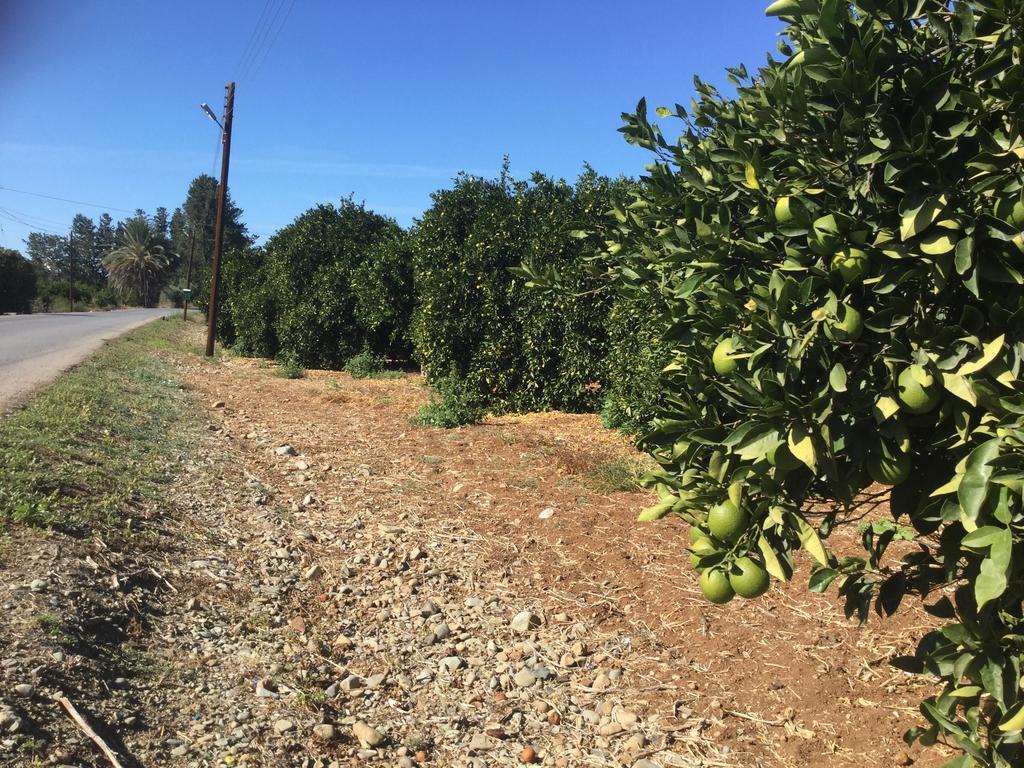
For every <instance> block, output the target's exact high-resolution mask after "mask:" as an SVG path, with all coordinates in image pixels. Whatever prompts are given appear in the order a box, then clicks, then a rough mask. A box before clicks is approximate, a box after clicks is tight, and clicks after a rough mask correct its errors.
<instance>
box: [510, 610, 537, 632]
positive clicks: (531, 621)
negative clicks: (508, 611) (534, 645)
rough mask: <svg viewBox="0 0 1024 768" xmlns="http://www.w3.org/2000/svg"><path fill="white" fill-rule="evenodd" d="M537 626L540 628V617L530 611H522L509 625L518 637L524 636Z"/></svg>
mask: <svg viewBox="0 0 1024 768" xmlns="http://www.w3.org/2000/svg"><path fill="white" fill-rule="evenodd" d="M537 626H540V617H538V616H536V615H534V614H533V613H530V611H520V612H519V613H517V614H516V615H515V618H513V619H512V621H511V622H510V623H509V629H511V630H512V631H513V632H514V633H515V634H517V635H524V634H526V633H527V632H529V631H530V630H531V629H533V628H535V627H537Z"/></svg>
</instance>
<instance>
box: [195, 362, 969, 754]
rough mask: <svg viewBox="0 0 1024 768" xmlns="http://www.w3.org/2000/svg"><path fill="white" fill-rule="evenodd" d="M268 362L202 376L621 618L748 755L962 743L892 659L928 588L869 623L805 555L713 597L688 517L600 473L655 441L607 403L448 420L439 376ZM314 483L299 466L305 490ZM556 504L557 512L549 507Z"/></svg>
mask: <svg viewBox="0 0 1024 768" xmlns="http://www.w3.org/2000/svg"><path fill="white" fill-rule="evenodd" d="M264 365H265V364H262V363H259V362H257V361H252V360H244V359H233V360H229V361H227V362H225V364H224V365H223V366H221V367H220V368H219V369H218V370H217V371H216V375H212V376H207V375H204V376H199V377H193V378H192V379H191V385H192V386H193V387H195V388H196V389H197V390H198V391H199V392H200V393H201V395H202V397H203V398H204V399H205V400H207V401H214V400H224V401H225V402H226V403H227V407H226V408H224V409H221V410H218V411H216V412H215V413H216V417H217V419H218V423H221V424H223V425H224V426H225V427H227V428H228V429H230V430H231V431H232V432H233V433H235V434H245V433H247V432H251V431H252V430H253V429H257V428H259V429H267V430H269V431H270V432H271V433H272V434H273V435H274V436H275V437H276V438H277V439H278V440H280V441H281V442H282V443H283V442H288V443H290V444H292V445H294V446H295V447H296V448H297V449H299V450H301V452H302V453H303V454H304V455H306V456H311V457H314V460H315V461H316V462H317V463H319V464H320V465H324V464H333V465H334V466H351V465H352V464H355V463H358V464H363V465H366V466H368V467H370V468H371V471H372V475H371V482H370V483H369V484H368V487H367V488H366V489H365V490H366V492H367V493H368V494H369V496H368V497H367V496H363V497H362V499H361V501H360V505H361V506H363V507H364V508H365V507H366V506H367V505H369V506H370V507H371V508H372V505H373V503H374V501H375V500H378V499H379V502H378V503H380V504H387V505H392V504H399V505H402V506H404V507H407V508H410V509H414V510H415V512H416V514H417V515H419V516H420V517H422V518H423V519H425V520H432V521H434V522H436V523H441V524H445V523H449V522H451V521H457V522H458V524H459V525H460V526H464V527H465V528H468V529H469V530H470V531H471V532H472V533H474V534H475V537H473V538H472V540H471V542H468V543H467V546H471V547H472V548H473V549H474V551H475V554H477V555H483V556H484V557H486V559H487V563H488V564H489V566H490V568H493V569H494V570H495V571H497V572H501V573H502V574H505V575H507V577H508V578H509V580H510V582H511V583H512V584H514V585H515V586H516V587H517V588H519V589H521V590H522V591H523V593H524V594H529V595H530V596H532V597H536V598H540V599H542V600H543V601H544V602H545V603H547V604H548V605H550V606H551V607H552V609H553V610H566V611H569V610H571V611H573V612H574V613H577V614H579V613H585V614H586V615H588V617H589V618H590V619H591V620H592V621H594V622H595V623H596V624H597V625H598V626H600V627H601V628H603V629H604V630H607V631H612V632H615V633H617V634H618V635H619V636H620V638H621V642H623V643H628V644H630V645H631V646H632V648H633V649H634V650H635V651H637V652H638V655H639V656H640V657H642V658H643V659H644V661H643V663H642V664H638V665H635V668H634V669H633V670H632V672H633V674H632V676H631V679H632V685H633V688H634V692H635V701H636V703H637V705H638V706H641V707H642V708H649V709H652V710H660V711H662V712H663V713H668V714H670V715H671V714H672V713H673V711H678V709H679V708H680V707H683V708H686V709H692V710H693V711H695V712H696V713H698V714H702V715H704V716H706V718H707V722H708V723H710V724H711V725H710V727H709V728H708V729H707V731H706V735H707V736H708V737H709V738H710V739H712V740H713V741H714V742H716V743H717V744H725V745H729V746H731V747H732V750H733V753H734V754H740V755H745V756H746V758H745V759H746V760H750V761H751V762H750V764H758V765H772V766H806V765H820V764H822V761H823V760H827V763H828V764H829V765H831V766H859V767H863V768H867V767H869V766H879V767H881V766H891V765H896V764H910V763H909V762H908V761H913V762H914V764H917V765H922V766H930V765H937V764H939V763H941V762H942V761H943V760H945V759H948V758H949V756H951V755H952V754H953V753H951V752H949V751H948V750H945V749H944V748H943V747H941V746H936V747H933V748H931V749H928V750H921V748H920V747H919V746H916V745H915V746H914V747H907V746H906V745H905V744H904V743H903V741H902V734H903V733H904V731H905V730H906V729H907V728H909V727H910V726H912V725H915V724H917V723H919V722H920V718H919V715H918V712H917V702H918V701H919V700H920V699H921V698H922V697H923V696H925V695H927V693H928V691H929V688H928V686H927V684H926V683H925V682H923V681H921V680H918V679H915V678H912V677H910V676H908V675H905V674H904V673H902V672H900V671H898V670H896V669H894V668H892V667H891V666H890V665H889V660H890V659H892V658H893V657H894V656H897V655H901V654H905V653H911V652H912V650H913V647H914V645H915V644H916V642H917V640H918V638H920V636H921V635H922V634H923V633H924V632H926V631H927V630H928V629H930V628H931V627H932V626H933V625H934V621H933V620H932V619H931V618H930V617H929V616H928V615H927V614H926V613H924V611H923V610H922V606H921V605H920V604H919V603H915V602H914V601H912V600H909V599H908V600H907V601H905V602H904V605H903V606H902V607H901V610H900V612H899V613H898V614H897V615H896V616H895V617H892V618H888V619H880V618H878V617H872V619H871V620H870V621H869V622H868V623H867V624H866V625H863V626H862V625H859V624H858V623H857V622H856V621H855V620H846V619H844V617H843V612H842V607H841V604H840V601H839V600H838V599H837V598H836V597H835V596H834V595H817V594H813V593H810V592H808V591H807V589H806V583H807V582H806V579H807V570H808V569H807V563H806V562H804V563H803V565H802V567H801V568H800V569H799V570H798V573H797V574H796V576H795V578H794V579H793V581H792V582H791V583H789V584H786V585H779V584H777V583H776V584H774V586H773V588H772V590H771V592H770V593H769V594H768V595H767V596H765V597H764V598H762V599H759V600H756V601H743V600H735V601H733V602H731V603H730V604H728V605H726V606H722V607H717V606H713V605H709V604H708V603H707V601H706V600H704V599H703V598H702V596H701V595H700V592H699V589H698V587H697V579H696V575H695V574H694V572H693V571H692V569H691V568H690V566H689V564H688V562H687V559H686V556H687V553H686V551H685V542H686V538H685V534H686V527H685V525H684V524H682V523H681V522H679V521H677V520H673V519H666V520H663V521H660V522H658V523H655V524H647V525H640V524H637V523H636V522H635V517H636V514H637V513H638V511H639V510H640V509H641V508H643V507H644V506H647V505H649V504H650V503H652V499H653V497H652V495H651V494H650V493H649V492H647V491H643V490H633V491H619V492H614V491H613V492H608V491H607V490H606V489H604V488H602V487H601V485H602V484H601V481H600V471H601V468H602V467H603V466H606V465H607V464H608V463H609V462H614V461H621V460H628V461H637V462H642V461H643V460H644V459H643V457H642V456H640V455H639V454H638V453H637V452H636V451H635V450H634V449H632V448H631V447H630V445H629V443H628V441H627V440H626V439H625V438H623V437H622V436H620V435H618V434H617V433H615V432H612V431H609V430H606V429H603V428H602V427H601V425H600V424H599V422H598V420H597V418H596V417H595V416H593V415H578V414H562V413H545V414H531V415H523V416H504V417H499V418H489V419H487V420H486V421H485V422H484V423H482V424H480V425H474V426H469V427H463V428H459V429H455V430H449V431H445V430H436V429H430V428H424V427H419V426H415V425H414V424H413V423H412V421H411V417H412V416H413V415H414V414H415V412H416V410H417V408H418V407H419V406H420V405H421V404H422V403H423V402H425V400H426V394H427V393H426V389H425V386H424V383H423V381H422V379H421V378H420V377H418V376H415V375H409V376H406V377H404V378H402V379H398V380H372V379H363V380H355V379H352V378H351V377H350V376H348V375H347V374H343V373H335V372H320V371H309V372H307V377H306V378H305V379H302V380H285V379H282V378H279V377H276V376H274V375H273V371H272V370H268V369H267V368H265V367H263V366H264ZM248 442H249V441H245V440H244V439H243V440H242V442H241V444H242V447H243V452H244V455H245V456H246V461H247V462H252V463H253V464H254V465H261V464H263V465H265V464H267V463H268V462H269V461H270V460H271V459H270V458H269V457H268V453H267V451H266V450H265V448H256V447H255V446H252V448H251V449H250V450H245V449H246V447H247V445H246V444H247V443H248ZM306 492H307V489H306V488H305V487H304V486H302V485H301V484H299V485H298V486H297V487H295V488H294V490H293V492H292V493H293V497H294V498H293V501H294V502H295V503H296V504H298V503H299V502H300V500H301V498H302V496H303V494H304V493H306ZM316 494H317V496H318V497H319V498H320V499H326V500H331V501H329V502H328V503H329V504H330V505H331V508H332V509H333V510H335V511H336V513H337V514H345V513H346V512H348V511H350V505H349V504H348V501H347V499H346V488H345V486H344V484H343V483H336V482H334V481H333V479H332V475H331V474H330V473H328V474H326V475H324V476H322V477H320V478H319V479H318V481H317V483H316ZM547 508H551V509H553V510H554V514H552V515H551V516H550V517H547V518H546V519H541V518H540V516H539V515H540V513H541V511H542V510H545V509H547ZM883 511H884V510H883ZM855 539H856V533H855V531H854V530H853V529H852V526H851V527H850V528H849V529H847V530H840V531H839V532H837V533H836V534H835V540H834V541H833V545H834V546H838V547H839V548H844V547H848V548H853V547H855V546H856V545H855ZM741 764H743V763H741Z"/></svg>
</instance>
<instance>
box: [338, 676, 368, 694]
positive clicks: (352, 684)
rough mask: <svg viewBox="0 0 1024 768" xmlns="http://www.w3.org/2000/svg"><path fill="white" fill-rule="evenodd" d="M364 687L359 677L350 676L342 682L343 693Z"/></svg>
mask: <svg viewBox="0 0 1024 768" xmlns="http://www.w3.org/2000/svg"><path fill="white" fill-rule="evenodd" d="M362 687H363V680H362V678H361V677H359V676H358V675H349V676H348V677H346V678H345V679H344V680H342V681H341V689H342V690H343V691H354V690H356V689H357V688H362Z"/></svg>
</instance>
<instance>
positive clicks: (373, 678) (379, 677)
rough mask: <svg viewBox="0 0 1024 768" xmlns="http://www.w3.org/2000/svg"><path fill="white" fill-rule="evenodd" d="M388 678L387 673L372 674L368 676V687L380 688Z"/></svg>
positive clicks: (370, 688) (369, 688) (371, 688)
mask: <svg viewBox="0 0 1024 768" xmlns="http://www.w3.org/2000/svg"><path fill="white" fill-rule="evenodd" d="M386 679H387V675H386V674H383V673H378V674H376V675H370V676H369V677H368V678H366V688H367V689H368V690H371V691H372V690H374V689H375V688H380V687H381V685H383V683H384V681H385V680H386Z"/></svg>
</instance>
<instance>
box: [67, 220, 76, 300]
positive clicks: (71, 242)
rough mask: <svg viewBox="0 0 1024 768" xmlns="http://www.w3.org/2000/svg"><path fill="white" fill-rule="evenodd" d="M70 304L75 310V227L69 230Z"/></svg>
mask: <svg viewBox="0 0 1024 768" xmlns="http://www.w3.org/2000/svg"><path fill="white" fill-rule="evenodd" d="M68 306H69V307H70V309H69V310H68V311H69V312H74V311H75V228H74V226H73V225H72V227H71V229H69V230H68Z"/></svg>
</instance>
